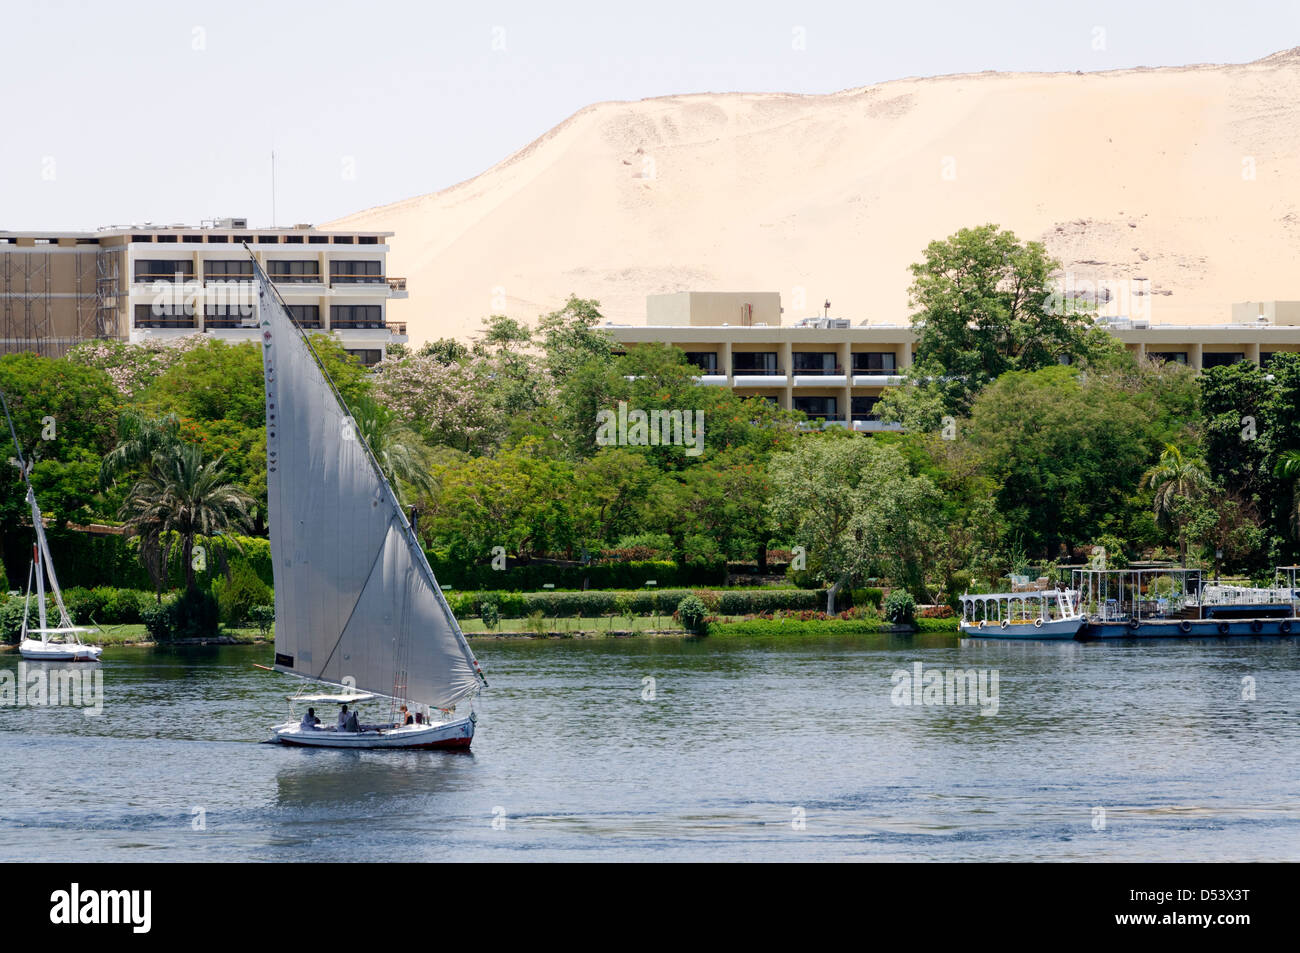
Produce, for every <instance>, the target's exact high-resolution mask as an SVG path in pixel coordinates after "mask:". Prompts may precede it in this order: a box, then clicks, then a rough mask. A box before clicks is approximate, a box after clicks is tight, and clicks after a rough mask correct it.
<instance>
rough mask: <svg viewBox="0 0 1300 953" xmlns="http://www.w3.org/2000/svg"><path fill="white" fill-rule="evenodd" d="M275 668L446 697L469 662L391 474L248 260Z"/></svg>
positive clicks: (453, 693)
mask: <svg viewBox="0 0 1300 953" xmlns="http://www.w3.org/2000/svg"><path fill="white" fill-rule="evenodd" d="M257 296H258V300H257V304H258V323H259V327H260V330H261V332H262V333H261V344H262V359H263V372H264V375H265V381H266V455H267V497H268V504H269V510H270V512H269V514H268V521H269V524H270V536H271V559H272V562H273V566H274V573H275V668H276V669H277V670H279V671H282V672H290V673H293V674H296V675H304V676H307V677H309V678H313V679H318V680H320V681H323V682H329V683H331V684H335V685H347V686H348V687H350V688H353V689H357V690H360V691H363V692H372V693H374V694H377V695H386V696H390V697H393V698H401V699H406V700H411V701H415V702H418V703H421V704H427V705H430V706H434V707H438V708H449V707H451V706H452V705H453V704H455V703H456V702H457V701H459V700H461V699H463V698H465V697H467V696H468V695H471V694H472V693H473V692H474V691H475V690H476V689H477V688H478V678H479V676H478V663H477V661H476V660H475V658H474V653H473V652H472V651H471V649H470V647H469V644H468V643H467V642H466V641H465V636H464V635H463V634H462V632H461V631H460V626H459V625H457V623H456V618H455V616H453V615H452V612H451V609H450V608H449V607H448V606H447V602H446V600H445V599H444V598H443V595H442V591H441V590H440V589H439V588H438V583H437V582H436V580H435V579H434V577H433V571H432V570H431V569H430V568H429V563H428V560H427V559H426V558H425V555H424V551H423V550H422V549H420V546H419V544H418V542H417V541H416V538H415V534H414V532H412V530H411V527H410V524H409V523H408V522H407V520H406V516H405V514H403V512H402V508H401V505H400V504H399V503H398V502H397V498H396V496H395V495H394V493H393V490H392V487H391V486H390V485H389V483H388V481H387V479H385V477H384V476H383V474H382V472H381V471H380V470H379V467H378V465H377V464H376V463H375V461H374V458H373V456H372V455H371V454H370V452H369V451H368V450H367V448H366V446H365V444H364V443H363V441H362V438H361V436H360V435H359V434H358V433H357V432H356V430H355V427H354V424H353V421H352V418H351V417H350V416H348V414H347V412H346V411H345V409H344V407H343V405H342V402H341V400H340V399H339V397H337V396H336V393H335V390H334V388H333V386H332V384H331V383H330V382H329V381H328V380H327V379H326V377H325V375H324V374H323V373H322V371H321V369H320V367H319V365H318V364H317V362H316V359H315V356H314V355H313V354H312V352H311V350H310V348H309V347H308V344H307V341H306V339H305V338H304V336H303V334H302V332H301V331H300V330H299V329H298V328H297V326H296V325H295V324H294V323H293V320H292V319H291V318H290V317H289V315H288V313H287V311H286V310H285V308H284V305H283V303H282V302H281V300H280V298H279V296H278V295H277V294H276V292H275V290H274V289H273V288H272V287H271V285H270V283H269V281H268V280H267V277H266V274H265V273H264V272H263V271H262V269H261V267H260V266H259V267H257Z"/></svg>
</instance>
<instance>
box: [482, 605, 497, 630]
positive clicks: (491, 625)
mask: <svg viewBox="0 0 1300 953" xmlns="http://www.w3.org/2000/svg"><path fill="white" fill-rule="evenodd" d="M478 617H479V618H480V619H482V620H483V625H484V627H485V628H487V629H495V628H496V627H497V626H499V625H500V624H501V610H500V609H498V608H497V602H496V600H495V599H484V600H483V602H482V603H481V604H480V605H479V609H478Z"/></svg>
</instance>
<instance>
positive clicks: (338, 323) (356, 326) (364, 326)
mask: <svg viewBox="0 0 1300 953" xmlns="http://www.w3.org/2000/svg"><path fill="white" fill-rule="evenodd" d="M330 330H331V331H387V330H388V325H387V324H386V323H384V322H383V321H382V320H379V321H367V320H360V321H349V320H333V321H330Z"/></svg>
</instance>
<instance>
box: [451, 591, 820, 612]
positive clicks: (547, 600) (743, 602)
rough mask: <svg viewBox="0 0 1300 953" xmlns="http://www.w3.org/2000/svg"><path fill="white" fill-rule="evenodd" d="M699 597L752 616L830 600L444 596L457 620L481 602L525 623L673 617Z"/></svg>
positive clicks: (738, 594)
mask: <svg viewBox="0 0 1300 953" xmlns="http://www.w3.org/2000/svg"><path fill="white" fill-rule="evenodd" d="M690 595H700V596H701V597H702V598H703V601H704V603H705V604H706V605H708V606H710V607H712V606H713V605H715V604H716V605H717V608H716V610H715V609H712V608H710V611H711V612H716V613H717V614H720V615H750V614H757V613H759V612H775V611H776V610H778V609H787V610H802V609H817V608H819V607H820V605H821V604H822V600H824V599H825V598H826V596H825V593H824V592H823V591H822V590H820V589H738V590H722V591H719V592H713V591H708V590H703V591H702V590H692V589H638V590H624V591H622V592H618V591H609V590H596V589H588V590H587V591H586V592H561V591H558V590H557V591H555V592H547V591H545V590H543V591H542V592H502V591H487V592H459V591H456V590H453V591H451V592H448V593H446V596H447V604H448V605H450V606H451V611H452V612H454V613H456V615H457V616H460V617H464V618H469V617H471V616H480V615H481V610H482V606H483V603H484V602H485V601H486V602H489V603H495V605H496V606H497V611H498V612H499V613H500V616H501V618H503V619H522V618H525V617H527V616H529V615H531V614H532V613H534V612H542V613H544V614H545V615H547V616H571V617H572V616H581V617H583V618H588V619H590V618H596V617H598V616H605V615H619V614H623V613H624V612H631V613H632V614H633V615H652V614H654V613H655V612H658V613H659V614H660V615H672V613H673V612H674V611H675V610H676V609H677V606H678V605H679V604H680V603H681V601H682V600H683V599H685V598H686V597H687V596H690Z"/></svg>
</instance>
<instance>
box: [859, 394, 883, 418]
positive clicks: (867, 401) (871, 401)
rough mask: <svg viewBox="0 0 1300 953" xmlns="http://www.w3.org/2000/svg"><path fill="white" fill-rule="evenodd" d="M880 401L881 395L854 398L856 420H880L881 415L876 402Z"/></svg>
mask: <svg viewBox="0 0 1300 953" xmlns="http://www.w3.org/2000/svg"><path fill="white" fill-rule="evenodd" d="M879 401H880V398H879V397H854V398H853V419H854V420H879V419H880V415H879V414H878V413H876V404H877V403H878V402H879Z"/></svg>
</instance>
